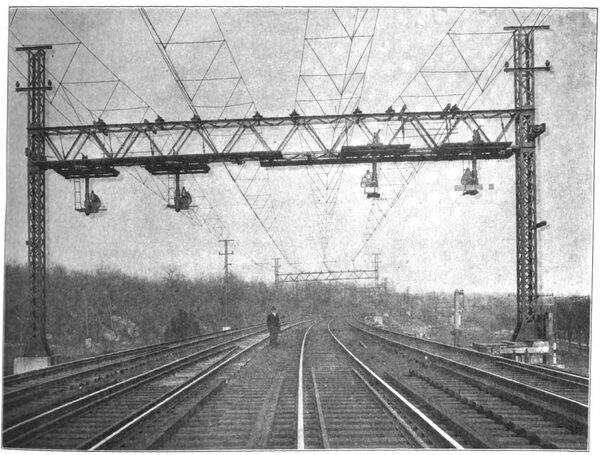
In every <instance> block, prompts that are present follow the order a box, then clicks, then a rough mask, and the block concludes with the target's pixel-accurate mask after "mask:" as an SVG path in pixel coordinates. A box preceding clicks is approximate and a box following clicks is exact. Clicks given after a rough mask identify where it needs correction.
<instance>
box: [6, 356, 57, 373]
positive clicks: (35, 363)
mask: <svg viewBox="0 0 600 455" xmlns="http://www.w3.org/2000/svg"><path fill="white" fill-rule="evenodd" d="M57 360H58V357H57V356H54V355H53V356H48V357H15V362H14V364H13V374H20V373H26V372H27V371H33V370H41V369H42V368H48V367H49V366H52V365H56V364H57V363H58V361H57Z"/></svg>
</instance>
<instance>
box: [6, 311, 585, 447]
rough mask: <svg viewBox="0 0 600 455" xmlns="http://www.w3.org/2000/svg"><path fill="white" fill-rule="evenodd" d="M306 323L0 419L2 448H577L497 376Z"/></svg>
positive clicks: (579, 442) (578, 438)
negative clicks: (12, 422) (505, 392)
mask: <svg viewBox="0 0 600 455" xmlns="http://www.w3.org/2000/svg"><path fill="white" fill-rule="evenodd" d="M306 322H307V321H303V322H299V323H296V324H294V325H289V326H288V327H287V330H286V331H285V332H284V333H283V334H282V336H281V337H280V340H281V345H280V346H277V347H272V346H269V345H268V344H267V343H266V340H267V335H266V334H254V335H245V336H239V337H238V339H237V340H235V341H229V342H225V343H221V344H219V345H216V346H213V347H211V348H207V349H204V350H202V351H200V352H196V353H194V354H191V355H190V356H188V357H187V358H185V359H178V360H176V361H174V362H172V363H171V364H169V365H166V366H162V367H160V368H158V369H155V370H153V371H150V372H146V373H144V374H142V375H139V377H135V378H129V379H128V380H126V381H123V382H122V383H120V385H119V386H118V387H116V386H111V387H108V388H106V390H104V389H103V390H102V391H98V392H95V393H92V394H89V396H88V397H86V398H81V399H78V400H74V402H72V403H68V404H63V405H62V406H60V407H59V408H58V409H56V410H52V411H50V412H46V413H42V414H41V415H40V416H37V417H36V418H33V419H29V420H27V421H24V422H21V423H20V424H19V425H18V426H16V427H11V428H7V429H6V430H5V431H4V432H3V440H4V446H5V447H20V448H43V449H96V450H97V449H102V450H128V449H133V450H146V449H152V450H182V449H185V450H192V449H193V450H240V449H241V450H248V449H342V448H347V449H373V448H502V449H507V448H528V449H531V448H569V449H582V448H585V447H586V436H585V434H583V432H579V433H577V431H575V430H574V429H573V428H565V426H564V425H562V426H561V425H559V424H557V423H556V422H554V421H553V420H552V418H550V419H549V420H544V418H543V417H548V415H544V416H542V418H541V416H540V413H539V410H540V409H541V408H536V407H533V408H532V407H530V406H524V407H523V406H519V404H518V403H514V402H513V401H511V400H509V399H506V398H505V397H502V396H499V394H498V390H497V389H498V386H497V385H490V384H487V385H485V386H482V385H481V384H480V383H477V381H480V382H482V379H481V377H478V376H476V377H470V378H466V379H465V377H463V376H466V373H465V370H459V371H454V370H451V369H450V368H449V367H448V365H449V364H448V363H439V364H438V363H436V362H432V361H430V360H427V361H425V360H424V359H423V358H420V357H419V358H417V357H415V356H414V355H412V353H405V354H403V355H402V356H401V357H399V356H398V354H397V353H395V352H392V351H391V350H390V349H389V348H388V349H382V346H383V345H382V343H384V342H385V341H384V340H378V339H377V338H373V337H371V338H370V341H368V343H369V345H367V344H365V343H364V342H363V341H361V340H359V339H357V337H356V332H355V331H354V330H353V329H350V327H349V326H347V325H345V324H344V325H343V324H333V325H332V324H327V323H326V322H320V323H317V324H313V325H311V326H310V327H309V325H308V324H307V323H306ZM366 359H368V360H366ZM367 363H368V364H367ZM461 375H462V376H461ZM513 395H514V393H513ZM521 404H522V403H521ZM567 426H568V425H567ZM575 426H576V425H575Z"/></svg>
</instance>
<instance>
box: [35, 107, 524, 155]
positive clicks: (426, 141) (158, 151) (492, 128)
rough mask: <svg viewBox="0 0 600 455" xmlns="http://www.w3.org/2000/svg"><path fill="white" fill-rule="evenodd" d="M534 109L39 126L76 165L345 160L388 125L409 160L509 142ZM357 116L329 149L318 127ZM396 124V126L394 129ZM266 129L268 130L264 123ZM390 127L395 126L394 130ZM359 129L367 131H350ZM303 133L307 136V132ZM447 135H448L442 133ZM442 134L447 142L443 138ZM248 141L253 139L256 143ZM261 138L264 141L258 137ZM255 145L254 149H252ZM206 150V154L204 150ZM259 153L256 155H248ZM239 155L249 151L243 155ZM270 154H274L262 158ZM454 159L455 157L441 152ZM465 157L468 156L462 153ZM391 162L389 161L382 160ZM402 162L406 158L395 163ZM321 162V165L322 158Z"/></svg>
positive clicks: (386, 138) (51, 147)
mask: <svg viewBox="0 0 600 455" xmlns="http://www.w3.org/2000/svg"><path fill="white" fill-rule="evenodd" d="M529 111H530V110H529V109H524V110H521V109H505V110H478V111H455V112H447V111H431V112H408V111H404V112H401V113H400V112H399V113H373V114H362V113H361V114H343V115H329V116H310V117H303V116H300V117H271V118H261V119H256V118H243V119H232V120H229V119H228V120H220V119H216V120H200V121H170V122H161V123H154V122H143V123H125V124H102V125H99V124H97V123H96V124H91V125H73V126H62V127H46V128H38V127H32V128H30V130H31V131H32V132H34V133H36V134H40V135H41V136H42V137H43V138H44V141H45V143H46V145H47V146H48V147H47V149H46V150H47V154H46V160H47V161H48V162H49V163H50V162H53V161H58V162H69V161H77V160H81V159H82V156H83V155H85V156H86V157H87V158H89V159H95V158H98V159H99V158H105V159H109V160H123V161H122V163H121V165H127V161H128V159H129V158H131V161H135V160H134V158H151V157H170V158H173V159H176V158H177V156H185V155H198V154H204V155H206V157H207V160H208V161H211V160H212V159H213V158H214V159H216V160H221V161H231V162H241V161H242V160H243V159H260V158H261V156H263V157H265V158H266V157H270V158H273V155H268V153H269V152H271V153H276V154H279V153H281V155H282V156H281V158H282V159H284V160H291V161H293V160H304V161H305V160H310V159H314V160H320V161H325V160H326V159H327V158H328V157H333V158H337V157H338V156H339V153H340V151H341V148H342V146H343V145H365V144H368V143H370V142H372V140H373V136H374V133H375V132H376V131H377V130H382V131H383V133H380V138H381V140H382V141H383V142H384V143H387V144H409V145H410V151H409V152H408V153H406V154H405V156H404V160H405V161H410V160H414V161H422V160H434V161H435V160H436V158H435V156H434V155H432V154H436V155H437V154H438V152H440V153H441V152H442V151H443V150H444V148H443V144H446V143H450V144H451V143H454V142H459V143H466V142H469V141H471V140H472V139H473V134H474V132H475V131H478V132H479V135H480V138H481V140H482V142H483V143H495V142H502V141H503V140H504V138H505V137H506V134H507V133H508V132H509V130H510V129H511V126H512V125H513V123H514V121H515V119H516V118H517V117H518V116H519V115H522V114H523V113H525V114H527V112H529ZM344 120H349V126H348V127H347V128H344V129H343V130H342V131H340V132H339V133H338V136H337V137H336V140H335V141H334V143H333V144H332V146H330V147H327V146H326V145H325V143H324V141H323V140H322V138H321V134H320V132H319V129H318V126H322V125H328V126H331V125H334V124H336V123H339V122H340V121H344ZM386 126H389V128H386ZM259 127H260V128H261V131H259V130H258V128H259ZM386 129H387V130H388V131H386ZM221 131H230V132H231V131H232V132H233V133H231V138H230V139H229V140H228V141H226V143H223V144H220V145H219V144H218V140H216V139H215V137H219V138H220V137H221V136H220V135H218V132H221ZM355 131H360V132H361V133H362V134H360V135H353V137H352V139H350V135H351V134H352V133H354V132H355ZM300 132H302V133H300ZM442 133H443V134H442ZM301 134H303V135H304V136H305V137H306V136H310V137H311V138H312V146H311V149H310V150H308V151H303V150H302V145H301V144H300V142H302V141H305V138H302V137H301ZM438 136H441V139H438V140H436V139H435V138H436V137H438ZM192 137H195V138H196V139H198V140H200V141H201V143H203V144H204V145H203V147H204V149H202V148H200V149H198V148H196V147H195V146H194V144H193V143H192V141H191V140H190V138H192ZM242 138H246V139H250V140H251V141H250V143H249V144H250V145H249V146H246V145H247V144H248V142H244V141H242ZM256 141H258V142H256ZM249 149H250V150H249ZM201 150H204V151H205V153H202V152H201ZM250 151H251V152H255V153H254V155H252V154H251V153H250V154H248V152H250ZM238 154H248V156H246V157H240V155H238ZM261 154H267V155H261ZM439 158H441V159H449V160H450V159H452V156H451V155H450V154H448V156H441V155H440V156H439ZM457 159H463V158H462V157H460V158H457ZM382 160H383V161H385V159H382ZM391 161H402V160H395V159H394V160H391ZM315 164H318V163H315Z"/></svg>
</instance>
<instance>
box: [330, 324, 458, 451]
mask: <svg viewBox="0 0 600 455" xmlns="http://www.w3.org/2000/svg"><path fill="white" fill-rule="evenodd" d="M327 329H328V330H329V333H330V335H331V336H332V337H333V339H334V340H335V341H336V342H337V344H338V345H339V346H340V347H341V348H342V349H343V350H344V351H345V352H346V354H347V355H348V356H350V358H352V360H354V361H355V362H356V363H357V364H358V365H360V367H361V368H362V369H363V370H364V371H366V372H367V373H368V374H369V376H370V377H371V378H373V379H374V380H375V381H376V382H377V383H379V384H380V385H381V386H383V387H384V388H385V389H386V390H387V391H388V392H389V393H391V394H392V395H394V397H396V398H397V399H398V400H400V401H401V402H402V403H403V404H404V405H405V406H406V407H407V408H408V409H409V410H410V412H411V414H412V415H413V416H414V417H416V418H417V419H419V420H420V421H421V422H422V423H424V424H425V425H426V426H427V427H428V428H430V429H431V430H432V431H433V432H434V433H435V434H436V435H438V436H440V437H441V438H442V439H443V440H444V441H446V442H447V443H448V444H449V447H450V448H455V449H464V447H463V446H462V445H461V444H460V443H459V442H458V441H456V440H455V439H454V438H452V436H450V435H449V434H448V433H446V432H445V431H444V430H443V429H442V428H440V427H439V426H438V425H437V424H436V423H435V422H434V421H433V420H431V419H430V418H429V417H428V416H426V415H425V414H424V413H423V412H422V411H421V410H420V409H418V408H417V407H416V406H415V405H414V404H412V403H411V402H410V401H408V399H406V398H405V397H404V396H403V395H401V394H400V393H399V392H398V391H397V390H396V389H395V388H393V387H392V386H391V385H389V384H388V383H387V382H386V381H384V380H383V379H382V378H381V377H380V376H379V375H378V374H377V373H375V372H374V371H373V370H371V369H370V368H369V367H368V366H367V365H365V364H364V363H363V362H362V361H361V360H360V359H359V358H358V357H356V356H355V355H354V354H353V353H352V352H351V351H350V350H349V349H348V348H347V347H346V346H345V345H344V344H343V343H342V342H341V341H340V340H339V339H338V338H337V337H336V336H335V335H334V334H333V332H332V331H331V321H329V324H328V325H327Z"/></svg>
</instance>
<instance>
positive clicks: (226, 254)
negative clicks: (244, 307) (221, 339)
mask: <svg viewBox="0 0 600 455" xmlns="http://www.w3.org/2000/svg"><path fill="white" fill-rule="evenodd" d="M219 242H223V243H224V249H225V252H223V253H221V252H220V251H219V256H223V258H224V259H225V280H224V281H225V286H224V288H225V290H224V294H225V295H224V299H223V300H224V302H225V325H224V326H223V330H229V329H230V327H229V313H228V308H229V266H230V265H231V263H230V262H229V256H230V255H232V254H233V251H229V242H233V240H231V239H223V240H219Z"/></svg>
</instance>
